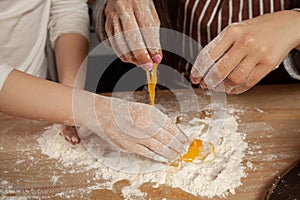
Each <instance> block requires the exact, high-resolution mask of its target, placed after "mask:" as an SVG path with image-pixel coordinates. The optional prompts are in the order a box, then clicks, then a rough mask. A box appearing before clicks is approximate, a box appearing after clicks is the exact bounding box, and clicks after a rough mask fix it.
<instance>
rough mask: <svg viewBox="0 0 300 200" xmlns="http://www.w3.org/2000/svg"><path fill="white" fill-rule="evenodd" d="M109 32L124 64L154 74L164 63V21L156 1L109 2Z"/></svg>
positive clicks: (107, 28)
mask: <svg viewBox="0 0 300 200" xmlns="http://www.w3.org/2000/svg"><path fill="white" fill-rule="evenodd" d="M105 16H106V23H105V30H106V33H107V35H108V37H109V41H110V43H111V45H112V47H113V49H114V51H115V52H116V53H117V55H118V56H119V57H120V58H121V59H122V60H123V61H124V62H130V63H134V64H136V65H137V66H141V67H143V68H144V69H147V70H151V69H152V67H153V64H152V63H153V62H154V63H160V62H161V59H162V51H161V47H160V42H159V26H160V21H159V18H158V15H157V13H156V10H155V7H154V4H153V1H152V0H108V2H107V5H106V8H105Z"/></svg>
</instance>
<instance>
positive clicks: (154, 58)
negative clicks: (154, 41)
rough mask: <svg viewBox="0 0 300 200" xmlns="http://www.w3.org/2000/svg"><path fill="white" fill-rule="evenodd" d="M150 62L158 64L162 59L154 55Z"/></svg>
mask: <svg viewBox="0 0 300 200" xmlns="http://www.w3.org/2000/svg"><path fill="white" fill-rule="evenodd" d="M152 60H153V61H154V62H155V63H157V64H158V63H160V62H161V60H162V58H161V56H160V55H159V54H156V55H155V56H153V57H152Z"/></svg>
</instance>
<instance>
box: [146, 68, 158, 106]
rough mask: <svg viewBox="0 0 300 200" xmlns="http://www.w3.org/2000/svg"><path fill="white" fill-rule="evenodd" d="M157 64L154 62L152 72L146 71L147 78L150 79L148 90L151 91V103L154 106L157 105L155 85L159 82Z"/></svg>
mask: <svg viewBox="0 0 300 200" xmlns="http://www.w3.org/2000/svg"><path fill="white" fill-rule="evenodd" d="M156 71H157V64H156V63H154V64H153V69H152V72H149V71H146V73H147V80H148V91H149V97H150V104H151V105H152V106H154V105H155V103H154V99H155V87H156V84H157V73H156ZM150 73H151V75H150Z"/></svg>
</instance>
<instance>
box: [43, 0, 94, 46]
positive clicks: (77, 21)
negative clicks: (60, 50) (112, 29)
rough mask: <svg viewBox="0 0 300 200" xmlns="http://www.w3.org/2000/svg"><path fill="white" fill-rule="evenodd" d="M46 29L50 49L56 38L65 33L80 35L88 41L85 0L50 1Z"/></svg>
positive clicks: (87, 16)
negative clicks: (48, 35)
mask: <svg viewBox="0 0 300 200" xmlns="http://www.w3.org/2000/svg"><path fill="white" fill-rule="evenodd" d="M48 28H49V33H50V42H51V46H52V48H54V46H55V42H56V40H57V38H58V37H59V36H61V35H63V34H67V33H77V34H81V35H82V36H84V37H85V38H87V39H88V40H89V39H90V33H89V14H88V5H87V0H51V8H50V18H49V24H48Z"/></svg>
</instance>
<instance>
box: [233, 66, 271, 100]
mask: <svg viewBox="0 0 300 200" xmlns="http://www.w3.org/2000/svg"><path fill="white" fill-rule="evenodd" d="M272 70H273V69H272V68H271V67H267V66H265V65H262V64H258V65H257V66H256V67H255V68H254V70H253V71H252V72H251V74H250V75H249V77H248V78H247V79H246V80H245V82H244V83H242V84H241V85H238V86H237V87H235V88H233V89H232V90H231V91H229V92H228V93H229V94H240V93H243V92H245V91H247V90H249V89H250V88H252V87H253V86H254V85H255V84H257V83H258V82H259V81H260V80H261V79H262V78H263V77H265V76H266V75H267V74H268V73H270V72H271V71H272Z"/></svg>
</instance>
